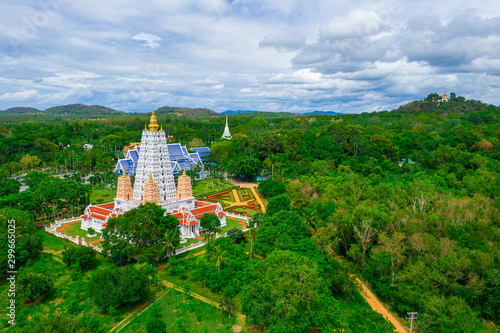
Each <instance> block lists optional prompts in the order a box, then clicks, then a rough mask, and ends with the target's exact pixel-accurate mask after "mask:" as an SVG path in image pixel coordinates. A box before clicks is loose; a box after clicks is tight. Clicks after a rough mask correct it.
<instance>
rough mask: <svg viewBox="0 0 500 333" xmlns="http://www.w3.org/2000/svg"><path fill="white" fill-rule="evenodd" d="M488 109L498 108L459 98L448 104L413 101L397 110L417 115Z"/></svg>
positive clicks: (450, 100)
mask: <svg viewBox="0 0 500 333" xmlns="http://www.w3.org/2000/svg"><path fill="white" fill-rule="evenodd" d="M486 108H494V109H497V110H498V108H497V107H496V106H493V105H489V104H486V103H482V102H480V101H477V100H473V99H470V100H465V98H463V97H460V96H459V97H457V98H454V99H449V100H448V102H437V101H425V100H424V101H413V102H410V103H408V104H405V105H402V106H400V107H399V108H397V109H396V110H393V111H396V112H402V113H416V112H455V113H466V112H473V111H479V110H482V109H486Z"/></svg>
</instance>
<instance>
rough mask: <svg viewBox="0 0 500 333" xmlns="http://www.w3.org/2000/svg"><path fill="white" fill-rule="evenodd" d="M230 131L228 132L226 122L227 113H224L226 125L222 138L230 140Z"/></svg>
mask: <svg viewBox="0 0 500 333" xmlns="http://www.w3.org/2000/svg"><path fill="white" fill-rule="evenodd" d="M231 138H232V137H231V132H229V125H228V124H227V113H226V127H225V128H224V133H223V134H222V139H226V140H231Z"/></svg>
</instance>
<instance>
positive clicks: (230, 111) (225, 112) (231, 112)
mask: <svg viewBox="0 0 500 333" xmlns="http://www.w3.org/2000/svg"><path fill="white" fill-rule="evenodd" d="M254 112H260V111H252V110H236V111H233V110H227V111H224V112H221V114H237V113H254Z"/></svg>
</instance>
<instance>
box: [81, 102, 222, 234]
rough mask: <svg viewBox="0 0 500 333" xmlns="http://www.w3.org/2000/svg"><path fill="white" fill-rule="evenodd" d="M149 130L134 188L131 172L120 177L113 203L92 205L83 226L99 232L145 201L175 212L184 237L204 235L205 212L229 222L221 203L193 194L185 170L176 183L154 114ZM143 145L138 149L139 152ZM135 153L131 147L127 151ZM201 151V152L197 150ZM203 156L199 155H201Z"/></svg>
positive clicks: (146, 131) (145, 130)
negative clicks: (202, 230)
mask: <svg viewBox="0 0 500 333" xmlns="http://www.w3.org/2000/svg"><path fill="white" fill-rule="evenodd" d="M148 127H149V130H148V129H146V128H145V129H144V131H143V132H142V139H141V145H140V154H138V156H137V163H136V169H135V174H136V175H135V182H134V185H133V187H132V184H131V179H130V177H129V176H128V175H127V173H126V172H125V173H122V174H121V175H120V176H119V178H118V186H117V191H116V198H115V199H114V201H113V202H109V203H105V204H100V205H89V206H87V207H86V208H85V211H84V214H83V215H82V229H84V230H87V229H88V228H93V229H94V230H96V231H98V232H102V230H103V229H104V228H105V227H106V226H107V222H108V220H109V219H110V218H113V217H116V216H118V215H121V214H124V213H125V212H127V211H129V210H131V209H133V208H136V207H138V206H139V205H140V204H141V203H144V202H155V203H157V204H158V205H160V206H161V207H162V208H164V209H165V210H166V213H171V214H172V215H173V216H175V217H176V218H177V219H178V220H179V223H180V232H181V237H183V238H195V237H199V234H200V231H201V229H200V219H201V217H202V216H203V215H204V214H215V215H216V216H217V217H218V218H219V220H220V222H221V226H225V225H226V213H225V212H224V210H223V209H222V206H221V205H220V203H215V204H214V203H208V202H202V201H198V200H196V199H195V198H194V197H193V192H192V187H191V179H190V177H188V176H187V175H186V172H185V170H184V172H183V174H182V176H180V177H179V184H178V185H177V187H176V185H175V182H174V174H173V169H172V164H171V163H172V162H171V160H170V155H169V151H170V149H169V147H168V145H167V140H166V136H165V132H164V131H163V130H162V128H160V130H158V127H159V126H158V123H157V120H156V116H155V113H154V109H153V113H152V115H151V120H150V124H149V126H148ZM137 148H139V146H136V147H135V148H134V150H136V151H137ZM177 148H180V151H177V150H172V152H173V153H179V154H181V155H182V156H185V154H188V153H187V150H185V149H183V148H185V147H181V146H180V145H179V147H177ZM129 152H131V150H129V151H128V152H127V153H129ZM196 154H198V153H196ZM188 155H189V154H188ZM198 158H199V155H198Z"/></svg>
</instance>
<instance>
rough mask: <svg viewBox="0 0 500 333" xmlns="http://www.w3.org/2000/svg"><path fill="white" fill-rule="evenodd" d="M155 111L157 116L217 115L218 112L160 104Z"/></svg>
mask: <svg viewBox="0 0 500 333" xmlns="http://www.w3.org/2000/svg"><path fill="white" fill-rule="evenodd" d="M155 113H156V114H157V115H159V116H162V115H168V114H172V115H177V116H218V115H219V114H218V113H217V112H215V111H213V110H210V109H205V108H200V109H192V108H178V107H172V106H162V107H161V108H159V109H157V110H155Z"/></svg>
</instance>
